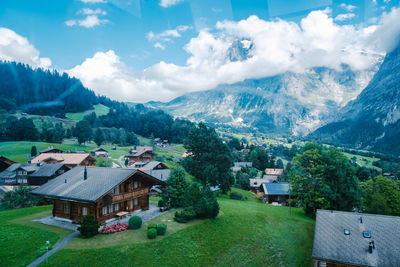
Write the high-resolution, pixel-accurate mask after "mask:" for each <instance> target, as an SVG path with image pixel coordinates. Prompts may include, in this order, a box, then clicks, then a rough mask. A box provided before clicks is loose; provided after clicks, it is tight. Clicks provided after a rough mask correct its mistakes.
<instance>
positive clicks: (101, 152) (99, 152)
mask: <svg viewBox="0 0 400 267" xmlns="http://www.w3.org/2000/svg"><path fill="white" fill-rule="evenodd" d="M90 155H91V156H92V157H98V158H108V151H107V150H105V149H104V148H101V147H97V148H95V149H92V150H91V151H90Z"/></svg>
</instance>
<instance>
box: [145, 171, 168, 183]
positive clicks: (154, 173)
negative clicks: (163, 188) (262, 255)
mask: <svg viewBox="0 0 400 267" xmlns="http://www.w3.org/2000/svg"><path fill="white" fill-rule="evenodd" d="M143 172H144V173H147V174H149V175H151V176H154V177H156V178H157V179H158V180H160V181H164V182H165V181H166V180H167V179H168V177H169V174H170V172H171V171H170V169H160V170H149V171H143Z"/></svg>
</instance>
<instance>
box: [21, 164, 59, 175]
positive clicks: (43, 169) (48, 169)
mask: <svg viewBox="0 0 400 267" xmlns="http://www.w3.org/2000/svg"><path fill="white" fill-rule="evenodd" d="M63 166H64V165H63V164H43V165H41V166H40V167H39V169H37V170H36V171H35V172H34V173H32V174H30V175H29V177H50V176H52V175H54V174H55V173H56V171H58V170H59V169H61V168H62V167H63Z"/></svg>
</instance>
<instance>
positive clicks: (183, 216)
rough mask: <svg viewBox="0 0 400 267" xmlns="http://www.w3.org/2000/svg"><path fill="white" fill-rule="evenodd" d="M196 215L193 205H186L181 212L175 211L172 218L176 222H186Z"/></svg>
mask: <svg viewBox="0 0 400 267" xmlns="http://www.w3.org/2000/svg"><path fill="white" fill-rule="evenodd" d="M194 217H196V212H195V210H194V208H193V207H191V206H190V207H186V208H184V209H183V210H182V211H181V212H178V211H177V212H175V217H174V220H175V221H177V222H178V223H187V222H188V221H190V220H191V219H193V218H194Z"/></svg>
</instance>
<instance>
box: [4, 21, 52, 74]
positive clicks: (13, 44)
mask: <svg viewBox="0 0 400 267" xmlns="http://www.w3.org/2000/svg"><path fill="white" fill-rule="evenodd" d="M0 60H6V61H16V62H22V63H25V64H29V65H31V66H32V67H41V68H48V67H50V65H51V60H50V59H49V58H47V57H40V52H39V51H38V50H37V49H36V48H35V47H34V46H33V45H32V44H31V43H29V41H28V39H26V38H25V37H23V36H21V35H19V34H17V33H15V32H14V31H12V30H10V29H7V28H1V27H0Z"/></svg>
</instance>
